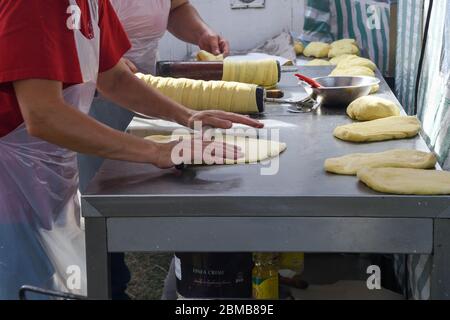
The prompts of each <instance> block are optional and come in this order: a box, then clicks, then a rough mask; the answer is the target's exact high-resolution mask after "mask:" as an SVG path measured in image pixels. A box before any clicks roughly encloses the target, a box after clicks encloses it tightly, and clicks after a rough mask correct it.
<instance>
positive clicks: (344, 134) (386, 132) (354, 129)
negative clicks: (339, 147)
mask: <svg viewBox="0 0 450 320" xmlns="http://www.w3.org/2000/svg"><path fill="white" fill-rule="evenodd" d="M420 129H421V123H420V121H419V120H418V119H417V118H416V117H389V118H384V119H378V120H373V121H367V122H360V123H352V124H349V125H345V126H340V127H337V128H336V129H335V130H334V136H335V137H336V138H339V139H341V140H344V141H351V142H374V141H385V140H394V139H405V138H412V137H415V136H416V135H417V134H418V133H419V131H420Z"/></svg>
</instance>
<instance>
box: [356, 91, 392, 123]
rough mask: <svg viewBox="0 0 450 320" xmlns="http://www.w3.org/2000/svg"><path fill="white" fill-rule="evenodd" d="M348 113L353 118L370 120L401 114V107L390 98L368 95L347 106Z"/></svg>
mask: <svg viewBox="0 0 450 320" xmlns="http://www.w3.org/2000/svg"><path fill="white" fill-rule="evenodd" d="M347 114H348V116H349V117H350V118H352V119H353V120H359V121H370V120H376V119H382V118H387V117H394V116H399V115H400V109H399V108H398V107H397V105H396V104H395V103H394V102H392V101H390V100H387V99H383V98H380V97H375V96H366V97H361V98H358V99H356V100H355V101H353V102H352V103H351V104H350V105H349V106H348V108H347Z"/></svg>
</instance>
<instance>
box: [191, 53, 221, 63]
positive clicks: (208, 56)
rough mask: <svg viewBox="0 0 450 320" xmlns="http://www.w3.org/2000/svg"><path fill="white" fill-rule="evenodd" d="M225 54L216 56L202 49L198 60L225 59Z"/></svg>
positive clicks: (198, 54)
mask: <svg viewBox="0 0 450 320" xmlns="http://www.w3.org/2000/svg"><path fill="white" fill-rule="evenodd" d="M223 59H224V58H223V54H220V55H218V56H215V55H213V54H211V53H209V52H207V51H205V50H201V51H199V52H198V53H197V61H204V62H208V61H223Z"/></svg>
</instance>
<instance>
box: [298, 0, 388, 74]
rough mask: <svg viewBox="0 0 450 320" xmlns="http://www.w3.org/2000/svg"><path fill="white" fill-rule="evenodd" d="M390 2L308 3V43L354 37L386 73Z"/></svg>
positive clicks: (305, 36)
mask: <svg viewBox="0 0 450 320" xmlns="http://www.w3.org/2000/svg"><path fill="white" fill-rule="evenodd" d="M395 2H396V1H388V0H321V1H317V0H307V2H306V8H305V23H304V26H303V33H302V35H301V36H300V39H301V40H302V41H304V42H311V41H322V42H332V41H335V40H338V39H343V38H354V39H356V40H357V41H358V43H359V46H360V47H361V48H362V49H364V51H365V52H367V54H368V56H369V58H370V59H371V60H372V61H374V62H375V63H376V64H377V65H378V68H379V69H380V70H381V72H382V73H384V74H386V73H387V71H388V69H389V30H390V17H391V4H393V3H395Z"/></svg>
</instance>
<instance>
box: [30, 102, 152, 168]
mask: <svg viewBox="0 0 450 320" xmlns="http://www.w3.org/2000/svg"><path fill="white" fill-rule="evenodd" d="M40 112H43V113H45V116H42V115H41V116H37V115H30V116H29V117H27V118H28V119H30V120H29V121H28V123H27V127H28V129H29V131H30V132H31V134H33V135H34V136H36V137H38V138H40V139H42V140H45V141H47V142H50V143H52V144H56V145H58V146H60V147H63V148H66V149H69V150H72V151H75V152H79V153H84V154H89V155H95V156H99V157H102V158H107V159H113V160H123V161H132V162H139V163H157V159H158V147H157V145H156V144H155V143H153V142H150V141H147V140H144V139H140V138H137V137H134V136H132V135H129V134H125V133H122V132H119V131H116V130H114V129H111V128H109V127H107V126H105V125H103V124H101V123H99V122H97V121H95V120H94V119H92V118H90V117H89V116H87V115H85V114H83V113H81V112H80V111H78V110H77V109H75V108H73V107H71V106H69V105H66V104H64V103H61V104H60V105H53V106H52V107H51V108H50V107H49V108H47V111H44V110H40ZM31 117H33V119H32V120H31Z"/></svg>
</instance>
